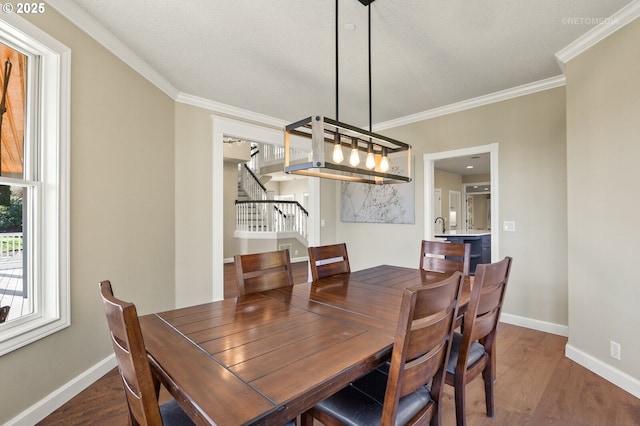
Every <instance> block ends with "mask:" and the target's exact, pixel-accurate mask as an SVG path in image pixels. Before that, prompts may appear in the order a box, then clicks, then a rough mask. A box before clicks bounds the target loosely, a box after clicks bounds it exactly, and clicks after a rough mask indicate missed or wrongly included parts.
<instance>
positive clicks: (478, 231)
mask: <svg viewBox="0 0 640 426" xmlns="http://www.w3.org/2000/svg"><path fill="white" fill-rule="evenodd" d="M481 235H491V231H490V230H487V229H468V230H466V231H456V230H453V231H447V232H445V233H444V234H442V233H440V234H436V235H435V236H436V237H440V238H447V237H449V236H458V237H478V236H481Z"/></svg>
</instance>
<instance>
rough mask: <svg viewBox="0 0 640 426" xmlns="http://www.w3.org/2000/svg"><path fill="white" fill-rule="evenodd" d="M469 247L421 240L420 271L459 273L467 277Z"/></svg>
mask: <svg viewBox="0 0 640 426" xmlns="http://www.w3.org/2000/svg"><path fill="white" fill-rule="evenodd" d="M470 263H471V245H470V244H469V243H449V242H446V241H427V240H422V246H421V249H420V269H426V270H428V271H436V272H455V271H460V272H462V273H463V274H464V275H469V267H470Z"/></svg>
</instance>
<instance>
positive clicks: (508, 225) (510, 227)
mask: <svg viewBox="0 0 640 426" xmlns="http://www.w3.org/2000/svg"><path fill="white" fill-rule="evenodd" d="M502 229H504V230H505V231H507V232H514V231H515V230H516V223H515V222H514V221H512V220H505V221H504V224H503V228H502Z"/></svg>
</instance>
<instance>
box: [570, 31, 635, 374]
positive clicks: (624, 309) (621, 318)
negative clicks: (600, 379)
mask: <svg viewBox="0 0 640 426" xmlns="http://www.w3.org/2000/svg"><path fill="white" fill-rule="evenodd" d="M639 40H640V20H636V21H635V22H632V23H631V24H629V25H628V26H626V27H624V28H622V29H621V30H619V31H618V32H616V33H615V34H613V35H611V36H610V37H608V38H607V39H606V40H604V41H602V42H600V43H599V44H597V45H596V46H594V47H592V48H591V49H589V50H588V51H586V52H585V53H583V54H581V55H580V56H578V57H577V58H575V59H573V60H571V61H570V62H569V63H568V64H567V153H568V155H567V156H568V215H569V226H568V231H569V256H568V257H569V258H568V264H569V345H570V346H572V347H574V348H576V349H577V350H578V351H581V352H582V353H584V354H586V355H587V356H591V357H594V358H596V359H598V360H600V361H602V362H603V363H605V364H609V365H610V366H612V367H613V368H615V369H618V370H620V371H622V372H623V373H626V374H628V375H630V376H632V377H634V378H635V379H636V381H638V380H640V364H639V363H638V359H640V339H639V338H638V328H639V327H640V310H639V309H638V300H640V285H638V271H637V263H638V253H640V250H638V240H639V239H638V231H637V227H636V224H637V223H638V211H639V210H640V201H639V199H638V197H637V195H638V182H639V181H640V167H638V159H640V137H639V135H640V49H639V48H638V41H639ZM611 340H613V341H616V342H618V343H620V344H621V355H622V360H621V361H617V360H614V359H613V358H611V357H610V356H609V342H610V341H611Z"/></svg>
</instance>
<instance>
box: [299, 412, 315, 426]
mask: <svg viewBox="0 0 640 426" xmlns="http://www.w3.org/2000/svg"><path fill="white" fill-rule="evenodd" d="M300 426H313V416H311V415H309V413H302V414H301V415H300Z"/></svg>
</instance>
